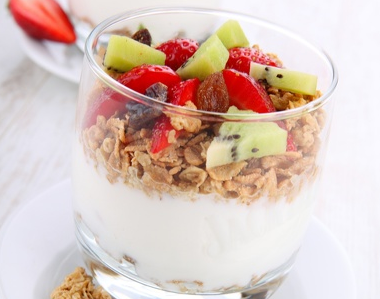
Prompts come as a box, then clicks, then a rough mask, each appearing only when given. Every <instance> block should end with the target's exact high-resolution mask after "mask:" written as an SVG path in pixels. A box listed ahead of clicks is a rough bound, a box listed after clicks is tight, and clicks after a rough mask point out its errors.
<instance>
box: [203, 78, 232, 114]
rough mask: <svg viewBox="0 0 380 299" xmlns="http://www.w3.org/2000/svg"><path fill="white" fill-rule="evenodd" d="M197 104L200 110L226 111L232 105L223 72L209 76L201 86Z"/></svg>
mask: <svg viewBox="0 0 380 299" xmlns="http://www.w3.org/2000/svg"><path fill="white" fill-rule="evenodd" d="M195 104H196V106H197V108H198V109H199V110H205V111H213V112H226V111H227V110H228V107H229V106H230V101H229V95H228V90H227V86H226V84H225V82H224V78H223V75H222V73H221V72H218V73H214V74H212V75H210V76H208V77H207V78H206V79H205V80H204V81H203V82H202V83H201V85H200V86H199V88H198V92H197V101H196V103H195Z"/></svg>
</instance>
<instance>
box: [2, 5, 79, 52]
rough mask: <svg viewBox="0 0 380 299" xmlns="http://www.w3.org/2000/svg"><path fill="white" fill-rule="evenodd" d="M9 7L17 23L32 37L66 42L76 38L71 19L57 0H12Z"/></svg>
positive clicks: (69, 42) (72, 41)
mask: <svg viewBox="0 0 380 299" xmlns="http://www.w3.org/2000/svg"><path fill="white" fill-rule="evenodd" d="M9 9H10V11H11V13H12V15H13V18H14V19H15V21H16V23H17V24H18V25H19V26H20V27H21V29H22V30H23V31H24V32H25V33H26V34H28V35H29V36H31V37H32V38H35V39H38V40H42V39H46V40H50V41H55V42H61V43H66V44H71V43H74V42H75V40H76V35H75V31H74V27H73V25H72V23H71V22H70V19H69V18H68V16H67V14H66V13H65V12H64V11H63V9H62V8H61V6H60V5H59V4H58V3H57V2H56V1H55V0H10V1H9Z"/></svg>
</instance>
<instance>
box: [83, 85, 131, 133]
mask: <svg viewBox="0 0 380 299" xmlns="http://www.w3.org/2000/svg"><path fill="white" fill-rule="evenodd" d="M125 103H126V101H125V100H124V99H123V97H122V96H120V95H118V94H117V93H116V92H115V91H114V90H113V89H111V88H107V89H105V90H104V91H103V92H102V93H101V94H100V95H99V96H98V97H97V98H96V99H95V101H94V102H93V103H92V104H91V105H90V106H89V108H88V110H87V111H86V115H85V117H84V119H83V121H84V122H83V127H84V128H89V127H91V126H92V125H94V124H96V119H97V117H98V116H99V115H102V116H104V117H105V118H107V119H108V118H110V117H111V116H112V115H116V114H118V113H122V112H125V110H126V108H125Z"/></svg>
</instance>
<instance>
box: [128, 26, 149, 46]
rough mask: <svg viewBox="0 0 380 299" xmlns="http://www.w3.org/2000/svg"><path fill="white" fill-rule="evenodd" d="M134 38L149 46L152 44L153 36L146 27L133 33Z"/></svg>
mask: <svg viewBox="0 0 380 299" xmlns="http://www.w3.org/2000/svg"><path fill="white" fill-rule="evenodd" d="M132 39H134V40H135V41H138V42H139V43H142V44H145V45H148V46H150V45H151V44H152V36H151V35H150V32H149V30H148V29H146V28H144V29H140V30H138V31H136V32H135V34H133V35H132Z"/></svg>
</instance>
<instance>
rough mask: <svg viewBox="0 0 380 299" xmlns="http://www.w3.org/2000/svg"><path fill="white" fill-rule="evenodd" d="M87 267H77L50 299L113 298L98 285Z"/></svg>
mask: <svg viewBox="0 0 380 299" xmlns="http://www.w3.org/2000/svg"><path fill="white" fill-rule="evenodd" d="M92 280H93V279H92V277H91V276H89V275H88V274H87V273H86V271H85V269H84V268H82V267H77V268H76V269H75V270H74V272H72V273H71V274H69V275H67V276H66V277H65V279H64V281H63V282H62V284H61V285H59V286H58V287H56V288H55V289H54V290H53V292H52V293H51V295H50V299H112V297H111V296H110V295H109V294H108V293H107V292H106V291H105V290H104V289H103V288H102V287H100V286H98V287H96V286H95V285H94V283H93V281H92Z"/></svg>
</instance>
